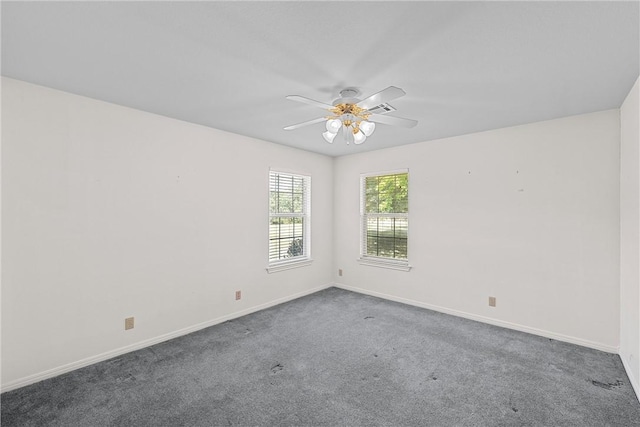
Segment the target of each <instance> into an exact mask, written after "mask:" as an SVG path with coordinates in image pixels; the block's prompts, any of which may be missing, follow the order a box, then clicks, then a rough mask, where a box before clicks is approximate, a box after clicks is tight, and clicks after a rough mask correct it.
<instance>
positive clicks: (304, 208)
mask: <svg viewBox="0 0 640 427" xmlns="http://www.w3.org/2000/svg"><path fill="white" fill-rule="evenodd" d="M310 192H311V177H310V176H305V175H294V174H291V173H284V172H277V171H273V170H272V171H270V172H269V266H274V265H282V264H287V263H290V262H298V261H301V260H304V259H308V258H309V256H310V238H309V237H310V200H311V197H310Z"/></svg>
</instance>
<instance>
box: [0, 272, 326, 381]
mask: <svg viewBox="0 0 640 427" xmlns="http://www.w3.org/2000/svg"><path fill="white" fill-rule="evenodd" d="M332 286H333V284H332V283H328V284H326V285H322V286H318V287H315V288H312V289H308V290H306V291H302V292H298V293H296V294H293V295H288V296H286V297H283V298H278V299H275V300H273V301H269V302H267V303H264V304H260V305H256V306H254V307H250V308H247V309H244V310H241V311H237V312H234V313H231V314H227V315H225V316H222V317H218V318H215V319H212V320H209V321H206V322H202V323H198V324H196V325H193V326H189V327H187V328H183V329H180V330H177V331H174V332H169V333H167V334H164V335H160V336H158V337H155V338H150V339H147V340H144V341H140V342H137V343H135V344H131V345H128V346H125V347H120V348H117V349H115V350H111V351H107V352H105V353H102V354H98V355H95V356H91V357H87V358H85V359H81V360H78V361H76V362H72V363H68V364H66V365H62V366H58V367H56V368H53V369H48V370H46V371H43V372H39V373H37V374H33V375H29V376H26V377H23V378H20V379H18V380H15V381H11V382H9V383H7V384H2V387H1V389H0V392H2V393H4V392H6V391H10V390H15V389H17V388H20V387H24V386H27V385H29V384H33V383H37V382H39V381H42V380H46V379H48V378H53V377H56V376H58V375H62V374H65V373H67V372H71V371H73V370H76V369H80V368H84V367H85V366H89V365H93V364H94V363H98V362H102V361H105V360H107V359H111V358H113V357H117V356H120V355H123V354H126V353H130V352H132V351H136V350H140V349H143V348H145V347H150V346H152V345H154V344H159V343H161V342H164V341H168V340H170V339H173V338H177V337H180V336H182V335H187V334H190V333H192V332H196V331H199V330H200V329H204V328H208V327H210V326H214V325H217V324H220V323H222V322H226V321H228V320H232V319H236V318H238V317H242V316H246V315H247V314H251V313H255V312H256V311H260V310H264V309H266V308H270V307H273V306H276V305H278V304H282V303H285V302H288V301H292V300H294V299H298V298H301V297H303V296H306V295H310V294H313V293H316V292H318V291H321V290H323V289H327V288H330V287H332Z"/></svg>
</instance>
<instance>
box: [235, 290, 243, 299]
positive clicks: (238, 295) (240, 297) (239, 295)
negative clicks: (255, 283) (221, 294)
mask: <svg viewBox="0 0 640 427" xmlns="http://www.w3.org/2000/svg"><path fill="white" fill-rule="evenodd" d="M239 299H242V291H236V301H238V300H239Z"/></svg>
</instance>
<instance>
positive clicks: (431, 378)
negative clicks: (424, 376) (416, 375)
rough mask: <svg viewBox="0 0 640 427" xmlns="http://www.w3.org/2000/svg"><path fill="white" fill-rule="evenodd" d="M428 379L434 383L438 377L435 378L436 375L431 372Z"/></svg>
mask: <svg viewBox="0 0 640 427" xmlns="http://www.w3.org/2000/svg"><path fill="white" fill-rule="evenodd" d="M429 379H430V380H433V381H436V380H437V379H438V377H436V373H435V372H432V373H431V374H430V375H429Z"/></svg>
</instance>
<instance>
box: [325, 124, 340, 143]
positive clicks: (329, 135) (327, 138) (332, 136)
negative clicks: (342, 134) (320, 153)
mask: <svg viewBox="0 0 640 427" xmlns="http://www.w3.org/2000/svg"><path fill="white" fill-rule="evenodd" d="M327 127H328V126H327ZM336 135H337V133H333V132H329V131H326V132H325V133H323V134H322V137H323V138H324V140H325V141H327V142H328V143H329V144H332V143H333V140H334V139H335V137H336Z"/></svg>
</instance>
